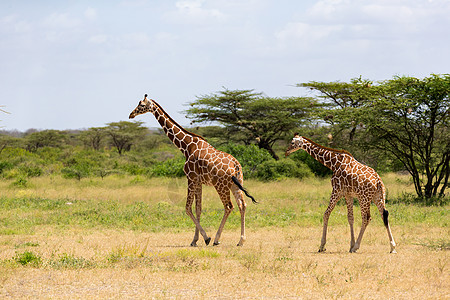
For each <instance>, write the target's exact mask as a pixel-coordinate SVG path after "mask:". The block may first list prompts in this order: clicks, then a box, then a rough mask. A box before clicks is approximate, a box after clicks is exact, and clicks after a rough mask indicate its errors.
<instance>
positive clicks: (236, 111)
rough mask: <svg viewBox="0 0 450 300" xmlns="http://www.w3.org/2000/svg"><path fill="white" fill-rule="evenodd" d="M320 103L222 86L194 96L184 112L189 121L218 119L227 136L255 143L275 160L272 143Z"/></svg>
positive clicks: (202, 121) (296, 126)
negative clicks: (222, 87) (214, 90)
mask: <svg viewBox="0 0 450 300" xmlns="http://www.w3.org/2000/svg"><path fill="white" fill-rule="evenodd" d="M319 106H320V105H319V104H318V102H317V101H316V100H314V99H313V98H309V97H283V98H272V97H267V96H264V95H263V94H262V93H256V92H255V91H254V90H228V89H224V90H223V91H220V92H217V93H213V94H210V95H205V96H201V97H197V99H196V100H195V101H193V102H192V103H190V108H189V109H187V110H186V113H187V117H188V118H190V119H192V123H208V122H217V123H219V124H220V125H222V126H223V127H224V129H225V132H223V131H222V132H221V134H225V135H226V137H227V139H229V140H234V141H241V142H244V143H246V144H251V143H256V144H257V145H258V147H259V148H261V149H266V150H268V151H269V153H270V154H271V155H272V157H274V158H275V159H278V156H277V154H276V153H275V151H274V150H273V145H274V143H275V142H276V141H278V140H282V139H284V138H285V137H286V136H290V135H291V134H292V131H293V130H295V129H296V128H298V127H299V126H301V125H303V124H305V123H306V122H307V121H308V120H309V118H310V117H311V115H312V114H311V113H312V112H313V111H314V110H316V109H317V108H318V107H319ZM219 132H220V131H219ZM216 133H217V131H216Z"/></svg>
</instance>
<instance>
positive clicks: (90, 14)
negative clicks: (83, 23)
mask: <svg viewBox="0 0 450 300" xmlns="http://www.w3.org/2000/svg"><path fill="white" fill-rule="evenodd" d="M84 16H85V17H86V19H88V20H94V19H96V18H97V11H96V10H95V9H94V8H92V7H88V8H87V9H86V10H85V11H84Z"/></svg>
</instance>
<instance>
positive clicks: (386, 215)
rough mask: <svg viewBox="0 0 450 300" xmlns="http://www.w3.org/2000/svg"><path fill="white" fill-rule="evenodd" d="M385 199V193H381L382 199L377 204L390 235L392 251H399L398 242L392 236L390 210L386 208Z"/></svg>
mask: <svg viewBox="0 0 450 300" xmlns="http://www.w3.org/2000/svg"><path fill="white" fill-rule="evenodd" d="M384 199H385V196H384V194H381V198H380V200H379V201H377V202H375V205H376V206H377V208H378V211H379V212H380V215H381V217H382V219H383V223H384V227H386V230H387V234H388V237H389V244H390V247H391V250H390V253H397V251H396V250H395V247H396V244H395V241H394V237H393V236H392V232H391V227H390V226H389V212H388V211H387V210H386V208H385V204H384V203H385V201H384Z"/></svg>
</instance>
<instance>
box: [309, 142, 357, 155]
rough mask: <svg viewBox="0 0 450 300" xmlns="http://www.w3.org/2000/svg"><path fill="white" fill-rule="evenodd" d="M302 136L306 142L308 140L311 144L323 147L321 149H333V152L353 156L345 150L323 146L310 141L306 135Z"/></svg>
mask: <svg viewBox="0 0 450 300" xmlns="http://www.w3.org/2000/svg"><path fill="white" fill-rule="evenodd" d="M303 138H304V139H305V140H307V141H308V142H310V143H311V144H314V145H316V146H318V147H320V148H323V149H326V150H329V151H333V152H337V153H342V154H347V155H350V156H351V157H353V155H352V154H351V153H350V152H348V151H347V150H339V149H333V148H329V147H325V146H322V145H320V144H318V143H316V142H314V141H312V140H311V139H309V138H307V137H303Z"/></svg>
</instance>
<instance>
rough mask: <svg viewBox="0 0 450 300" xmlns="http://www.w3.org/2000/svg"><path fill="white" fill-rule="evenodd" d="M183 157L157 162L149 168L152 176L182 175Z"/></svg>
mask: <svg viewBox="0 0 450 300" xmlns="http://www.w3.org/2000/svg"><path fill="white" fill-rule="evenodd" d="M184 163H185V159H184V157H183V156H181V157H177V158H172V159H168V160H166V161H163V162H160V163H157V164H156V165H155V166H154V167H153V168H152V170H151V174H152V175H154V176H166V177H183V176H185V174H184V171H183V168H184Z"/></svg>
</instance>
